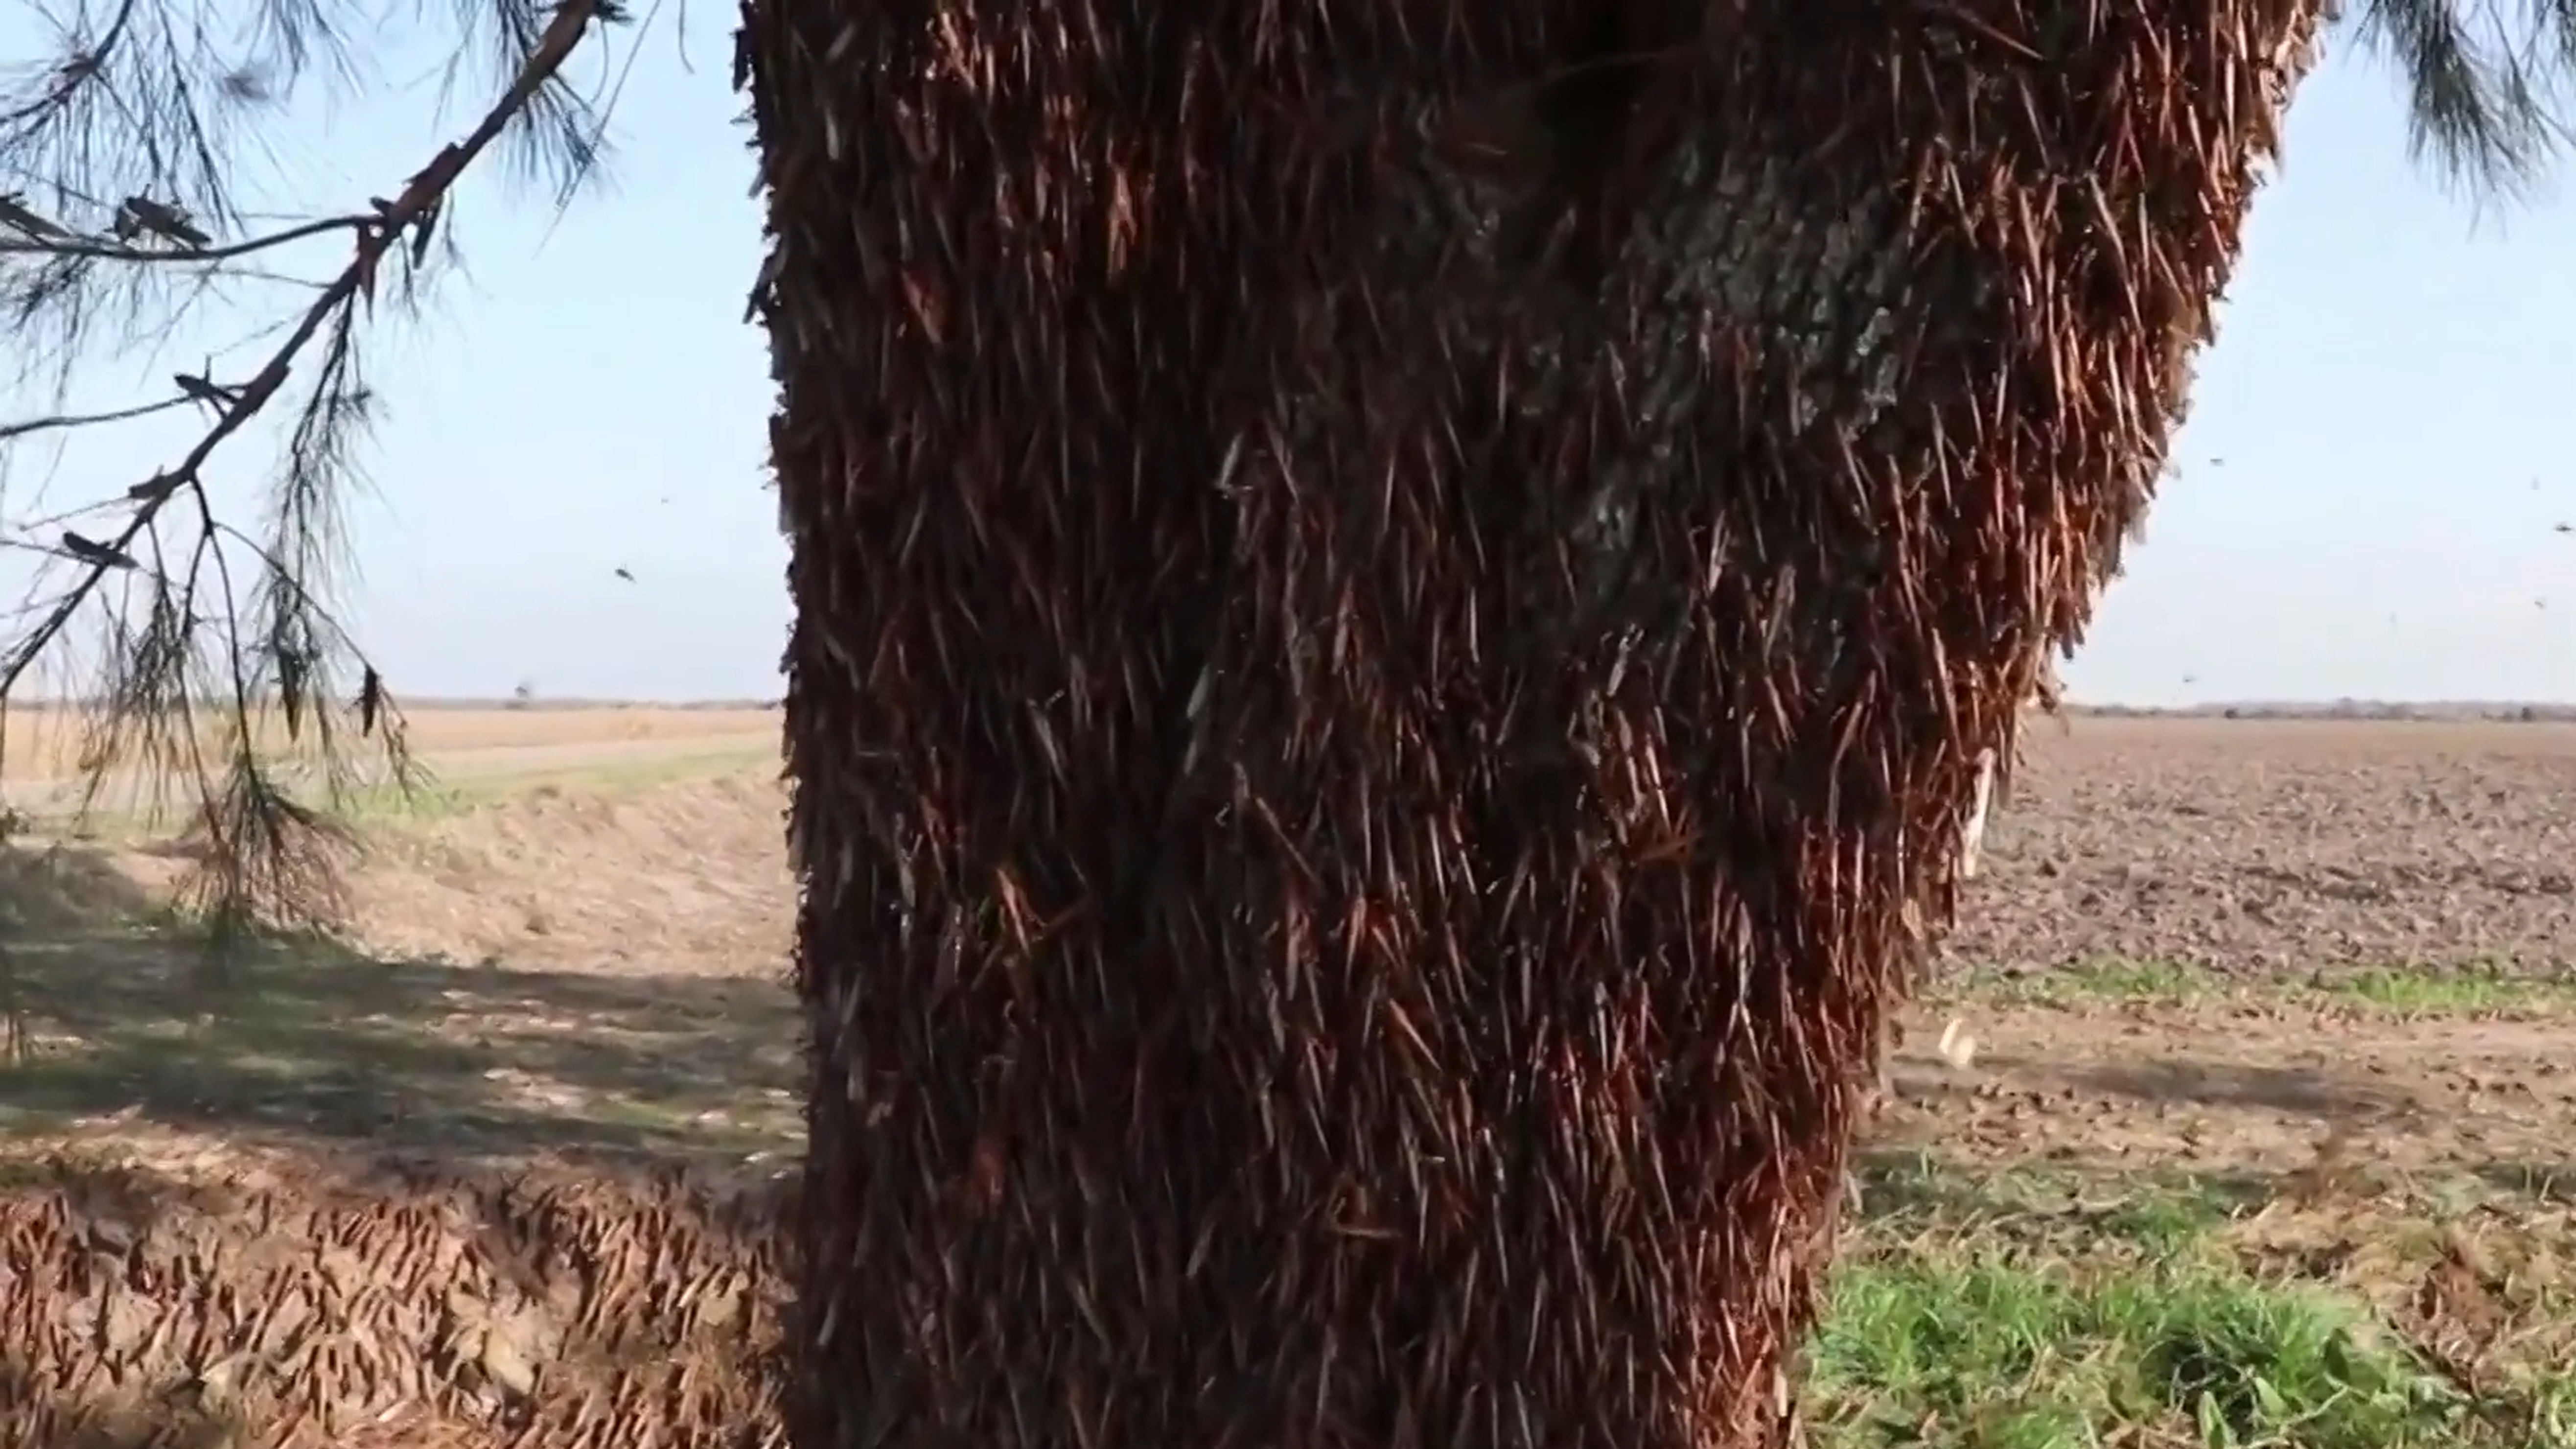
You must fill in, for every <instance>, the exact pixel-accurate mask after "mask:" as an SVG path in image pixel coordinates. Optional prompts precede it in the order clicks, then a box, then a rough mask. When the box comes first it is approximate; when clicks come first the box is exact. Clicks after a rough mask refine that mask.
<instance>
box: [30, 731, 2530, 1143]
mask: <svg viewBox="0 0 2576 1449" xmlns="http://www.w3.org/2000/svg"><path fill="white" fill-rule="evenodd" d="M418 718H419V719H420V720H421V721H424V722H427V723H428V724H429V726H430V727H429V728H428V729H427V730H425V731H424V732H423V738H422V739H421V741H420V743H421V745H422V747H423V749H424V750H425V752H426V753H427V754H428V755H429V756H430V758H431V759H432V761H433V763H436V764H438V765H440V767H441V768H442V770H443V771H444V772H446V773H449V774H451V775H461V774H473V773H476V772H477V771H483V770H486V769H487V768H491V762H493V761H509V762H512V767H511V768H510V769H508V770H506V771H497V772H498V773H506V774H515V775H523V776H526V777H527V778H525V779H521V780H517V781H514V782H512V783H511V784H510V786H509V788H507V789H505V790H501V791H499V792H498V793H497V794H496V795H495V796H494V797H493V798H490V799H488V800H485V801H483V802H482V803H477V804H471V805H468V806H465V807H463V808H461V809H456V810H452V811H450V812H448V813H445V814H442V815H440V816H438V817H437V818H428V819H389V820H384V821H371V822H369V831H368V834H369V838H370V841H371V847H370V852H369V855H368V858H367V859H366V860H365V861H364V862H363V863H362V865H361V866H360V867H359V868H358V870H357V871H356V874H355V882H354V883H355V891H354V897H353V902H352V910H351V916H350V921H349V925H350V936H351V939H352V941H353V942H354V944H355V946H356V947H357V948H358V952H359V954H358V955H357V956H356V957H354V958H353V957H352V956H350V955H349V954H347V953H342V952H338V951H336V950H333V951H325V950H322V949H321V948H309V949H306V948H299V949H296V950H291V951H290V950H286V949H283V948H275V949H269V948H263V950H262V951H261V952H260V953H258V954H257V955H256V956H255V957H250V958H244V959H241V960H237V961H234V962H232V963H229V964H228V965H227V966H225V967H224V968H223V969H224V970H225V971H226V972H227V973H229V975H227V976H224V977H222V978H215V977H211V976H210V975H209V974H208V973H209V971H210V970H211V968H209V967H207V966H206V965H204V964H203V963H202V962H201V961H200V960H199V959H198V956H197V954H196V953H195V951H194V950H193V949H192V948H190V947H188V946H187V945H185V944H184V943H182V942H180V941H178V940H177V939H175V938H173V937H171V936H170V935H168V934H167V933H163V932H160V931H156V930H154V929H152V928H151V927H149V926H148V925H136V924H134V922H135V921H136V920H137V919H138V913H140V919H143V920H146V921H148V920H149V919H150V918H149V914H148V910H147V908H148V906H149V904H150V902H151V900H152V898H153V895H154V894H155V892H156V891H157V890H158V889H159V888H160V887H161V886H163V885H165V884H166V883H167V882H168V881H169V880H170V878H171V877H172V876H173V874H174V873H175V871H176V870H177V868H178V867H177V866H176V865H175V864H174V863H173V862H172V861H171V860H169V859H168V858H167V855H166V852H164V853H159V854H156V853H155V852H154V851H153V850H151V849H150V848H149V847H147V848H145V849H142V850H139V851H138V850H131V849H126V848H124V847H121V846H119V847H113V848H112V847H109V846H106V845H97V844H93V845H90V846H86V847H80V848H76V849H66V850H65V851H63V852H61V853H58V854H56V855H54V856H51V857H49V858H42V859H39V858H32V857H31V858H22V859H20V860H19V861H17V862H16V864H15V865H14V866H13V867H11V869H12V871H13V874H14V877H15V878H14V880H12V881H9V882H5V883H0V884H6V885H8V886H10V887H12V889H9V890H7V891H6V893H5V894H6V898H7V900H8V901H9V903H10V906H9V908H10V911H11V913H12V914H13V915H14V916H15V918H16V923H15V926H14V929H13V933H12V934H13V936H14V937H15V939H16V941H17V944H16V945H14V946H13V947H12V948H11V949H10V950H9V952H8V956H7V960H8V964H9V966H10V968H11V972H12V973H13V974H14V976H15V978H16V983H17V984H16V986H15V988H14V989H15V990H16V991H17V993H18V996H17V1000H18V1004H19V1006H20V1008H21V1013H22V1015H23V1016H24V1018H25V1019H26V1021H27V1022H28V1033H29V1039H28V1040H27V1041H26V1042H24V1043H22V1044H21V1046H22V1050H21V1052H20V1053H19V1055H20V1057H21V1062H20V1064H19V1065H17V1066H15V1067H8V1068H0V1073H5V1074H6V1077H7V1080H8V1082H9V1090H8V1091H6V1092H5V1093H0V1136H6V1137H10V1138H14V1139H16V1140H17V1141H18V1142H20V1143H22V1144H40V1143H60V1142H63V1141H66V1140H70V1139H74V1138H79V1137H82V1136H85V1135H89V1136H94V1135H95V1133H96V1131H97V1129H98V1128H100V1127H101V1126H103V1125H106V1124H108V1123H113V1124H115V1125H116V1126H117V1128H118V1131H119V1132H120V1134H121V1135H123V1136H125V1137H126V1138H128V1139H130V1140H133V1141H136V1142H154V1143H159V1144H161V1150H163V1151H165V1152H166V1153H169V1154H174V1155H176V1156H179V1157H185V1156H187V1155H189V1154H192V1153H200V1152H206V1151H212V1150H215V1148H214V1147H213V1145H212V1144H215V1143H218V1142H220V1143H221V1144H223V1145H222V1148H221V1150H222V1151H224V1152H227V1153H241V1152H257V1151H266V1150H271V1149H274V1150H280V1151H285V1150H295V1151H309V1150H313V1149H315V1148H317V1147H318V1148H328V1149H334V1150H348V1151H352V1152H366V1153H380V1152H384V1151H405V1150H418V1151H422V1152H435V1153H438V1154H440V1155H442V1156H447V1157H459V1158H468V1159H490V1160H514V1161H515V1160H524V1159H529V1158H552V1159H563V1160H570V1161H574V1162H589V1161H599V1160H618V1161H634V1160H639V1159H650V1160H656V1161H667V1160H687V1161H691V1162H698V1163H705V1164H709V1165H721V1166H727V1167H732V1168H749V1169H753V1170H761V1171H769V1170H775V1169H776V1167H777V1166H778V1164H780V1163H781V1162H783V1161H785V1160H787V1159H789V1158H790V1157H792V1155H793V1152H794V1149H795V1141H796V1134H797V1131H798V1124H797V1113H796V1105H797V1102H798V1101H799V1100H800V1098H801V1084H800V1081H799V1066H798V1063H797V1060H796V1055H795V1051H796V1025H795V1020H794V1014H793V1009H792V1006H791V1004H790V1003H789V1001H788V999H787V994H786V992H785V989H784V986H783V984H782V981H783V973H784V970H785V961H786V953H787V946H788V940H789V918H790V913H791V911H792V908H793V901H794V893H793V890H792V886H791V883H790V881H789V880H788V878H787V875H786V872H785V868H784V863H783V860H782V856H781V844H780V836H781V822H780V811H781V809H782V806H783V797H782V795H781V793H780V791H779V789H778V787H777V785H776V783H775V781H774V778H773V776H774V774H775V765H774V758H775V757H774V755H772V754H767V753H765V751H766V750H768V749H770V748H772V746H771V745H770V744H769V741H771V740H772V739H774V729H775V716H774V715H770V714H767V713H766V712H761V711H742V712H738V713H720V712H712V711H711V712H697V711H686V712H684V711H614V710H598V711H585V712H567V713H560V714H558V713H552V712H546V711H528V712H515V711H501V710H491V711H482V712H476V713H463V712H459V713H456V714H453V715H449V714H447V713H446V712H424V713H423V714H422V715H420V716H419V717H418ZM638 742H642V747H645V748H646V752H645V754H642V755H639V754H638V753H637V750H638V748H639V745H638ZM724 749H730V750H732V751H733V752H734V753H733V754H732V755H730V756H727V755H724V754H723V753H722V751H723V750H724ZM654 750H661V751H664V752H665V755H667V754H669V753H670V752H674V751H676V752H679V753H681V754H686V753H687V752H688V751H691V750H695V751H698V752H699V753H698V754H697V755H690V756H689V758H691V759H698V760H700V767H698V768H695V769H694V770H679V771H674V770H673V769H670V768H668V766H669V759H668V758H665V756H664V755H654V754H652V753H651V752H652V751H654ZM711 750H712V751H715V753H707V752H708V751H711ZM529 752H541V753H535V754H532V753H529ZM530 760H535V761H538V762H539V763H538V764H536V765H529V764H527V762H528V761H530ZM708 761H712V762H713V763H707V762H708ZM728 761H729V762H728ZM478 762H480V763H478ZM549 774H551V775H553V776H555V777H556V778H555V780H554V781H553V783H539V782H538V778H539V777H540V776H544V775H549ZM1987 851H1988V855H1987V861H1988V868H1987V871H1986V874H1985V876H1984V878H1983V879H1981V880H1980V881H1979V882H1978V883H1976V885H1975V886H1974V887H1973V888H1972V889H1971V893H1970V895H1969V897H1968V900H1967V904H1966V907H1965V911H1964V916H1963V919H1962V922H1961V926H1960V929H1959V931H1958V933H1957V935H1956V937H1955V939H1954V941H1953V942H1952V946H1951V953H1950V954H1951V963H1950V967H1949V971H1948V975H1949V978H1950V980H1951V982H1952V984H1951V985H1948V986H1945V987H1944V988H1943V992H1942V999H1939V1000H1935V1001H1932V1002H1928V1003H1926V1004H1925V1005H1924V1007H1923V1008H1922V1009H1921V1010H1919V1011H1918V1012H1917V1013H1916V1015H1917V1017H1918V1022H1917V1025H1916V1028H1915V1030H1914V1031H1913V1033H1912V1039H1911V1040H1910V1041H1909V1043H1908V1044H1907V1045H1906V1046H1905V1047H1904V1048H1903V1049H1902V1052H1901V1057H1902V1060H1901V1061H1900V1063H1899V1064H1898V1068H1897V1071H1896V1073H1895V1081H1896V1088H1897V1090H1896V1093H1895V1096H1894V1098H1893V1100H1891V1101H1890V1102H1889V1103H1887V1104H1886V1106H1885V1109H1884V1111H1883V1113H1882V1116H1881V1118H1880V1121H1879V1127H1878V1130H1877V1133H1876V1141H1877V1145H1878V1146H1880V1147H1881V1148H1883V1149H1888V1150H1910V1149H1913V1148H1918V1147H1919V1148H1923V1149H1928V1150H1936V1151H1939V1152H1941V1153H1943V1154H1944V1155H1963V1156H1967V1157H1971V1158H1975V1159H1979V1160H1991V1161H2005V1160H2013V1161H2023V1160H2032V1161H2043V1162H2067V1163H2096V1162H2098V1163H2103V1164H2106V1165H2122V1166H2156V1167H2169V1168H2174V1169H2186V1170H2203V1171H2213V1172H2257V1173H2267V1174H2274V1175H2279V1174H2290V1173H2298V1172H2313V1171H2320V1170H2324V1169H2325V1168H2328V1167H2336V1168H2337V1170H2340V1168H2339V1167H2337V1164H2339V1163H2343V1162H2346V1161H2351V1162H2357V1163H2360V1164H2362V1165H2364V1166H2365V1167H2367V1168H2368V1169H2369V1170H2371V1171H2379V1172H2393V1173H2400V1174H2406V1173H2429V1172H2440V1173H2466V1174H2472V1175H2484V1176H2493V1177H2497V1178H2499V1179H2500V1180H2501V1179H2504V1178H2510V1179H2511V1180H2512V1181H2514V1182H2517V1183H2521V1184H2526V1185H2528V1184H2531V1183H2534V1182H2547V1181H2554V1180H2555V1179H2556V1178H2557V1177H2558V1176H2560V1175H2562V1174H2563V1175H2567V1176H2569V1177H2570V1178H2571V1183H2572V1184H2576V1146H2570V1144H2572V1143H2576V1073H2571V1072H2570V1070H2569V1069H2568V1067H2567V1065H2566V1063H2567V1060H2568V1058H2569V1056H2570V1053H2569V1052H2568V1051H2567V1050H2566V1047H2565V1044H2566V1043H2568V1042H2570V1041H2571V1039H2576V1038H2571V1036H2570V1032H2569V1027H2570V1025H2571V1023H2576V987H2571V988H2569V989H2568V990H2567V991H2565V992H2564V993H2563V999H2564V1000H2565V1001H2566V1002H2567V1003H2568V1007H2567V1009H2566V1010H2564V1011H2562V1010H2561V1009H2560V1008H2559V1007H2558V1006H2556V1005H2554V1004H2553V1003H2554V1002H2556V1001H2558V1000H2560V999H2562V998H2561V996H2560V995H2559V994H2554V993H2557V992H2558V987H2557V986H2556V985H2555V984H2553V983H2559V982H2563V981H2568V980H2576V875H2571V872H2576V726H2567V725H2554V724H2521V725H2515V724H2459V723H2388V722H2354V723H2325V722H2296V721H2269V720H2266V721H2243V722H2233V721H2220V720H2173V721H2157V720H2134V719H2130V720H2112V719H2085V720H2078V721H2076V722H2075V723H2074V724H2073V725H2072V727H2071V728H2070V729H2067V730H2064V731H2061V730H2060V728H2059V727H2058V726H2057V725H2055V724H2051V723H2045V722H2043V723H2041V724H2040V725H2038V726H2037V728H2036V733H2035V738H2034V741H2033V752H2032V755H2031V758H2030V760H2029V762H2028V764H2027V767H2026V768H2025V769H2024V770H2023V771H2022V772H2021V774H2020V776H2019V778H2018V780H2017V781H2016V782H2015V785H2014V788H2013V790H2012V792H2011V794H2010V795H2009V796H2008V797H2007V800H2006V802H2005V804H2004V806H2003V808H2002V809H2001V812H2000V813H1999V815H1998V816H1997V818H1996V820H1995V822H1994V825H1993V828H1992V830H1991V833H1990V835H1989V837H1988V842H1987ZM2117 962H2131V963H2153V964H2156V965H2158V966H2163V967H2207V968H2210V969H2211V970H2214V971H2216V972H2220V973H2225V974H2226V976H2227V977H2228V978H2232V979H2233V980H2234V981H2235V982H2236V983H2238V984H2239V986H2240V987H2241V989H2236V990H2220V991H2216V992H2212V993H2209V994H2207V995H2206V996H2204V997H2202V998H2201V999H2197V1000H2181V999H2175V1000H2122V999H2117V998H2116V996H2114V995H2111V994H2106V993H2102V992H2074V993H2068V994H2062V995H2056V996H2051V997H2049V998H2048V999H2044V1000H2023V999H2018V996H2017V994H2016V993H2014V992H2012V991H2009V990H2005V991H1997V990H1990V989H1987V986H1981V985H1960V984H1958V983H1959V982H1960V981H1962V980H1965V979H1966V978H1967V977H1969V976H1971V975H1973V976H1975V977H1976V978H1977V979H1978V980H1980V981H1984V982H1986V983H1987V985H1992V984H1993V982H1994V981H1995V980H1997V979H2000V980H2001V981H2002V982H2003V984H2004V985H2006V986H2010V985H2011V984H2012V982H2013V978H2015V977H2018V978H2020V979H2021V980H2022V981H2023V982H2025V983H2027V982H2030V981H2039V982H2045V981H2048V980H2051V979H2054V978H2056V977H2058V976H2061V975H2064V974H2065V973H2067V972H2070V971H2080V970H2085V969H2091V968H2097V967H2100V966H2102V965H2103V964H2105V963H2117ZM2373 971H2378V972H2387V971H2405V972H2448V973H2466V972H2478V973H2487V974H2491V975H2497V976H2500V977H2503V978H2509V979H2511V980H2515V981H2526V982H2530V983H2535V985H2534V986H2533V989H2532V990H2531V991H2530V992H2528V993H2525V994H2522V995H2519V996H2515V997H2513V998H2512V1000H2511V1001H2510V1003H2509V1006H2508V1007H2502V1008H2498V1009H2494V1010H2487V1011H2470V1012H2462V1011H2447V1010H2446V1011H2442V1012H2412V1013H2410V1012H2405V1011H2395V1010H2389V1009H2383V1008H2376V1007H2369V1006H2367V1005H2366V1004H2360V1003H2356V1002H2355V1001H2353V1000H2349V999H2346V998H2345V997H2343V996H2341V995H2338V994H2337V991H2336V989H2335V983H2336V982H2338V981H2340V980H2344V979H2347V978H2349V977H2352V976H2354V975H2355V974H2356V973H2363V972H2373ZM2481 979H2483V978H2481ZM2286 988H2296V989H2295V990H2289V989H2286ZM2028 994H2029V993H2020V994H2019V995H2028ZM2042 994H2043V995H2044V994H2045V993H2042ZM1952 1016H1957V1017H1959V1018H1961V1019H1962V1021H1963V1024H1964V1029H1965V1030H1966V1031H1967V1033H1968V1034H1969V1035H1970V1036H1972V1037H1973V1038H1974V1041H1975V1051H1974V1054H1973V1057H1972V1058H1971V1059H1970V1060H1968V1061H1967V1063H1966V1064H1965V1065H1959V1064H1956V1063H1954V1061H1953V1060H1951V1059H1950V1058H1949V1057H1946V1056H1944V1055H1943V1054H1942V1053H1941V1052H1940V1051H1939V1050H1938V1049H1937V1047H1936V1045H1935V1043H1934V1041H1933V1038H1934V1037H1935V1036H1936V1035H1937V1030H1938V1025H1939V1023H1940V1022H1941V1021H1943V1020H1946V1019H1948V1018H1949V1017H1952Z"/></svg>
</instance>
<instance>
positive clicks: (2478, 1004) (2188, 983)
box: [1935, 960, 2576, 1017]
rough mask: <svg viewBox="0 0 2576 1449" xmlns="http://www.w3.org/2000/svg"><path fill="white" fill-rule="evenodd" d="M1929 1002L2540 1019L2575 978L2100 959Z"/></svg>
mask: <svg viewBox="0 0 2576 1449" xmlns="http://www.w3.org/2000/svg"><path fill="white" fill-rule="evenodd" d="M1935 997H1936V999H1949V1000H1961V1001H1982V1002H1997V1003H2006V1004H2016V1005H2043V1006H2045V1005H2063V1006H2079V1005H2102V1004H2109V1003H2121V1004H2136V1005H2161V1006H2186V1005H2195V1004H2202V1003H2209V1002H2219V1001H2245V1002H2253V1003H2270V1004H2277V1005H2284V1006H2302V1007H2309V1008H2316V1009H2339V1010H2349V1011H2360V1012H2368V1013H2372V1014H2375V1015H2387V1016H2398V1017H2409V1016H2542V1015H2554V1014H2559V1013H2563V1012H2566V1011H2567V1010H2569V1009H2571V1008H2576V978H2565V977H2539V976H2519V975H2514V974H2511V973H2508V972H2506V971H2503V970H2501V969H2497V968H2494V967H2483V966H2469V967H2456V968H2446V969H2439V970H2434V969H2427V970H2390V969H2371V970H2358V971H2342V972H2318V973H2315V974H2312V975H2309V976H2305V977H2287V978H2285V977H2269V978H2264V977H2247V976H2239V975H2234V974H2231V973H2228V972H2223V971H2214V970H2210V969H2207V968H2205V967H2199V966H2191V965H2182V964H2175V963H2167V962H2155V961H2129V960H2103V961H2087V962H2076V963H2070V964H2068V965H2065V966H2060V967H2056V968H2053V969H2049V970H2045V971H2015V972H2004V971H1998V970H1992V969H1977V970H1971V971H1969V972H1967V973H1966V974H1965V976H1964V977H1962V978H1960V979H1958V980H1956V981H1954V982H1952V983H1950V984H1948V985H1947V986H1945V988H1944V989H1942V990H1940V991H1938V992H1936V993H1935Z"/></svg>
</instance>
